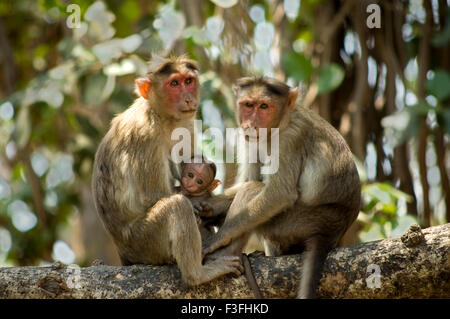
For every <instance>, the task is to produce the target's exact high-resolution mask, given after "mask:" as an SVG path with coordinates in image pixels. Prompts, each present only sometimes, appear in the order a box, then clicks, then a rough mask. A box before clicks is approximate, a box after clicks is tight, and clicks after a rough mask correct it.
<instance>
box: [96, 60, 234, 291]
mask: <svg viewBox="0 0 450 319" xmlns="http://www.w3.org/2000/svg"><path fill="white" fill-rule="evenodd" d="M197 74H198V67H197V64H196V62H194V61H192V60H189V59H187V58H185V57H183V56H181V57H172V58H168V59H163V58H158V57H156V58H154V59H153V60H152V61H151V62H150V65H149V70H148V73H147V76H146V77H145V78H141V79H137V80H136V92H137V93H138V94H139V96H140V97H139V98H138V99H137V100H136V101H135V102H134V103H133V105H131V107H129V108H128V109H127V110H125V111H124V112H123V113H121V114H119V115H117V116H116V117H115V118H114V119H113V120H112V124H111V128H110V130H109V131H108V132H107V133H106V135H105V137H104V138H103V140H102V142H101V144H100V146H99V148H98V150H97V154H96V156H95V162H94V169H93V181H92V190H93V195H94V201H95V206H96V208H97V211H98V213H99V215H100V217H101V219H102V221H103V223H104V225H105V227H106V228H107V230H108V231H109V233H110V234H111V235H112V238H113V240H114V242H115V244H116V246H117V249H118V253H119V256H120V258H121V261H122V263H123V264H124V265H129V264H135V263H143V264H166V263H171V262H173V261H176V263H177V264H178V267H179V268H180V271H181V276H182V279H183V281H184V282H186V283H187V284H190V285H197V284H201V283H203V282H206V281H209V280H212V279H214V278H216V277H218V276H221V275H224V274H227V273H230V272H233V273H237V274H240V273H241V265H240V261H239V258H237V257H233V256H231V257H230V256H226V257H222V258H220V259H218V260H216V261H213V262H209V263H206V264H205V265H202V251H201V238H200V232H199V230H198V228H197V223H196V219H195V216H194V212H193V208H192V205H191V203H190V201H189V200H188V199H187V198H186V197H185V196H183V195H181V194H174V187H173V185H174V178H175V177H179V176H178V168H177V167H176V165H174V163H173V162H171V161H170V152H171V148H172V146H173V144H175V143H176V142H177V141H172V140H171V133H172V130H173V129H175V128H177V127H185V128H187V129H189V130H190V131H191V132H192V127H193V117H194V114H195V112H196V109H197V105H198V95H199V85H198V78H197ZM187 252H188V253H187Z"/></svg>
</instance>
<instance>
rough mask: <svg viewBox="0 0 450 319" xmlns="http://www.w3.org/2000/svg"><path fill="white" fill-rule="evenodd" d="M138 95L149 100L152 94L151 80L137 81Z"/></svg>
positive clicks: (141, 79)
mask: <svg viewBox="0 0 450 319" xmlns="http://www.w3.org/2000/svg"><path fill="white" fill-rule="evenodd" d="M135 83H136V93H137V94H139V95H140V96H142V97H143V98H144V99H148V97H149V94H150V80H149V79H145V78H139V79H136V81H135Z"/></svg>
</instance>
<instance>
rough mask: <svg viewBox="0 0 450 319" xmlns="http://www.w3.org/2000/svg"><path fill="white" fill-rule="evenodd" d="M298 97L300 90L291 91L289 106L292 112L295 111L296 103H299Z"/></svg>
mask: <svg viewBox="0 0 450 319" xmlns="http://www.w3.org/2000/svg"><path fill="white" fill-rule="evenodd" d="M297 96H298V88H295V89H291V90H289V98H288V105H289V108H290V109H291V111H293V110H294V107H295V102H296V101H297Z"/></svg>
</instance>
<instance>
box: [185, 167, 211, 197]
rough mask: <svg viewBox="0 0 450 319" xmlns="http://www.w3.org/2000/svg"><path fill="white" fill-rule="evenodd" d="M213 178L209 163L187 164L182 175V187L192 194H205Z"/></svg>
mask: <svg viewBox="0 0 450 319" xmlns="http://www.w3.org/2000/svg"><path fill="white" fill-rule="evenodd" d="M213 180H214V176H213V175H212V173H211V170H210V169H209V168H208V166H207V165H204V164H186V166H185V168H184V170H183V173H182V176H181V189H182V190H183V191H184V192H185V193H187V194H190V195H203V194H204V193H206V191H207V190H208V186H210V184H211V182H212V181H213Z"/></svg>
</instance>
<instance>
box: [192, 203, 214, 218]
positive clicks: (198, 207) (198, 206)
mask: <svg viewBox="0 0 450 319" xmlns="http://www.w3.org/2000/svg"><path fill="white" fill-rule="evenodd" d="M192 207H193V208H194V213H195V216H198V217H212V216H213V213H214V209H213V208H212V207H211V206H210V205H209V204H208V203H206V202H193V203H192Z"/></svg>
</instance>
